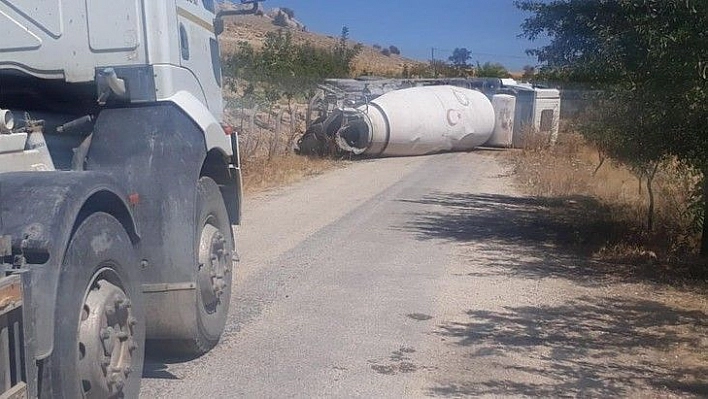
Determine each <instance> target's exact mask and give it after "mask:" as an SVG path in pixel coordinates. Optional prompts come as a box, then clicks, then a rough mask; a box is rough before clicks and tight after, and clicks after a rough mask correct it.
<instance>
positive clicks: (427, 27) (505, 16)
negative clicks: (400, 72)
mask: <svg viewBox="0 0 708 399" xmlns="http://www.w3.org/2000/svg"><path fill="white" fill-rule="evenodd" d="M263 5H264V7H265V8H267V9H270V8H274V7H288V8H290V9H292V10H293V11H295V18H297V19H298V20H300V22H302V23H304V24H305V25H306V26H307V29H308V30H309V31H311V32H316V33H323V34H327V35H331V36H339V34H340V32H341V30H342V27H343V26H347V27H348V28H349V31H350V38H351V39H352V40H354V41H357V42H361V43H364V44H367V45H373V44H379V45H381V46H384V47H388V46H389V45H395V46H396V47H398V48H399V49H400V50H401V54H402V55H403V56H405V57H408V58H413V59H417V60H430V59H431V56H432V53H433V52H434V54H435V59H443V60H447V58H448V57H449V56H451V55H452V51H453V50H454V49H455V48H457V47H464V48H467V49H468V50H470V51H471V52H472V59H471V60H470V62H471V63H476V62H477V61H479V62H480V63H482V64H483V63H485V62H487V61H491V62H500V63H502V64H503V65H504V66H506V67H507V69H509V70H511V71H521V69H522V67H523V66H524V65H536V64H537V61H536V59H535V58H533V57H529V56H527V55H526V54H525V50H527V49H529V48H535V47H539V46H540V45H542V44H543V43H540V42H530V41H528V40H526V39H522V38H519V37H518V35H519V34H520V33H521V27H520V25H521V23H522V22H523V21H524V19H525V18H526V17H527V16H528V14H526V13H524V12H522V11H520V10H518V9H516V7H514V1H513V0H437V1H433V0H427V1H422V0H355V1H342V0H339V1H338V0H267V1H266V2H265V3H264V4H263ZM433 49H434V50H433Z"/></svg>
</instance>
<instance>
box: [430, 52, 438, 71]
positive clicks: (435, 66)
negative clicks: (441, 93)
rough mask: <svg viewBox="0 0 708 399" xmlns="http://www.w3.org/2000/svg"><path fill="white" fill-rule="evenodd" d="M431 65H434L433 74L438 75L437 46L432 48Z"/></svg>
mask: <svg viewBox="0 0 708 399" xmlns="http://www.w3.org/2000/svg"><path fill="white" fill-rule="evenodd" d="M430 65H432V66H433V76H434V77H435V78H437V77H438V66H437V64H435V47H431V48H430Z"/></svg>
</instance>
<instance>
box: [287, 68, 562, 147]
mask: <svg viewBox="0 0 708 399" xmlns="http://www.w3.org/2000/svg"><path fill="white" fill-rule="evenodd" d="M559 111H560V95H559V91H558V90H556V89H546V88H539V87H534V86H532V85H529V84H523V83H517V82H516V81H514V80H511V79H426V80H422V79H421V80H394V79H386V80H352V79H345V80H339V79H332V80H328V81H327V82H326V84H324V85H321V86H320V90H319V91H318V93H317V95H315V96H314V97H313V98H312V100H311V102H310V106H309V110H308V121H310V122H309V123H308V128H307V130H306V132H305V134H304V135H303V136H302V137H301V138H300V140H299V141H298V144H297V148H296V151H297V152H298V153H300V154H304V155H313V154H318V155H324V154H333V153H334V154H354V155H362V156H367V157H387V156H408V155H424V154H431V153H437V152H444V151H468V150H472V149H474V148H477V147H479V146H483V145H485V146H492V147H513V146H520V145H521V144H522V143H523V140H524V133H526V132H528V131H532V130H535V131H538V132H540V133H542V134H545V135H547V137H548V140H549V141H550V142H553V141H555V139H556V137H557V135H558V124H559Z"/></svg>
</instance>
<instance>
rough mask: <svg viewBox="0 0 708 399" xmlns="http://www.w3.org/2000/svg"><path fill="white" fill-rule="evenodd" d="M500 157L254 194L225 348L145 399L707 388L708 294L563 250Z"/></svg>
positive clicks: (163, 371) (405, 167) (162, 371)
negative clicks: (618, 272) (623, 272)
mask: <svg viewBox="0 0 708 399" xmlns="http://www.w3.org/2000/svg"><path fill="white" fill-rule="evenodd" d="M500 157H501V155H500V154H499V153H496V152H483V151H477V152H472V153H459V154H440V155H436V156H429V157H415V158H399V159H381V160H371V161H363V162H355V163H352V164H351V165H349V166H348V167H346V168H343V169H338V170H334V171H332V172H329V173H326V174H323V175H321V176H317V177H315V178H313V179H310V180H308V181H305V182H301V183H298V184H296V185H294V186H291V187H287V188H283V189H279V190H276V191H273V192H269V193H265V194H260V195H258V196H255V197H252V198H249V199H248V200H247V201H246V206H245V209H246V211H245V217H246V219H245V223H244V225H243V226H241V227H239V229H238V230H237V235H238V238H237V240H238V244H239V248H240V253H241V263H240V265H239V267H240V270H239V272H238V274H237V279H236V281H234V292H235V294H234V298H233V303H232V312H231V315H230V318H229V321H228V323H227V331H226V334H225V336H224V339H223V341H222V343H221V344H220V345H219V346H218V347H217V348H216V349H215V350H214V351H212V352H211V353H209V354H207V355H206V356H203V357H202V358H199V359H195V360H191V361H170V360H167V359H162V358H158V357H151V358H150V359H149V360H148V363H147V364H146V367H145V369H146V370H145V375H144V377H145V378H144V382H143V389H142V397H149V398H152V397H156V398H157V397H159V398H168V397H169V398H175V397H184V398H190V397H278V398H280V397H426V396H441V397H468V396H482V397H485V396H488V397H499V396H502V397H515V396H516V397H526V396H540V397H559V396H561V397H562V396H573V397H576V396H582V397H616V396H619V397H704V396H706V395H708V379H707V377H706V376H707V375H708V373H707V372H708V367H707V366H706V365H707V364H708V363H707V360H708V358H707V357H706V350H705V349H706V347H707V346H708V338H706V337H708V335H707V334H706V329H707V327H708V322H707V321H706V320H708V319H707V318H706V315H707V314H708V303H707V302H706V300H705V294H704V293H702V292H696V290H693V289H690V288H677V287H672V286H665V285H661V284H656V283H651V282H647V281H642V280H641V279H634V280H630V281H628V280H625V279H621V278H618V277H616V276H615V275H613V273H612V272H611V267H608V266H607V265H599V264H596V263H593V262H591V261H588V260H585V259H583V258H579V257H577V256H575V255H573V254H572V253H569V252H567V251H565V250H564V249H563V248H562V247H559V246H558V245H556V242H557V238H558V237H557V236H556V234H557V232H556V230H555V229H554V226H553V224H552V223H550V222H549V221H548V220H547V218H546V214H547V212H546V209H544V206H543V205H542V204H540V203H538V202H537V201H535V200H534V199H533V198H529V197H526V196H524V195H522V194H521V193H520V192H519V191H518V190H517V189H516V188H515V185H514V182H513V176H511V175H510V174H509V172H508V171H507V170H506V168H505V167H504V166H503V162H501V161H500Z"/></svg>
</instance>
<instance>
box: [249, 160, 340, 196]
mask: <svg viewBox="0 0 708 399" xmlns="http://www.w3.org/2000/svg"><path fill="white" fill-rule="evenodd" d="M339 165H341V163H338V162H337V161H335V160H331V159H319V158H308V157H302V156H298V155H294V154H280V155H278V156H275V157H273V158H271V159H268V158H251V159H248V160H244V161H243V186H244V190H245V191H246V193H253V192H258V191H262V190H266V189H270V188H274V187H280V186H285V185H288V184H292V183H295V182H297V181H300V180H302V179H305V178H308V177H311V176H315V175H318V174H321V173H323V172H325V171H326V170H329V169H332V168H334V167H337V166H339Z"/></svg>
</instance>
